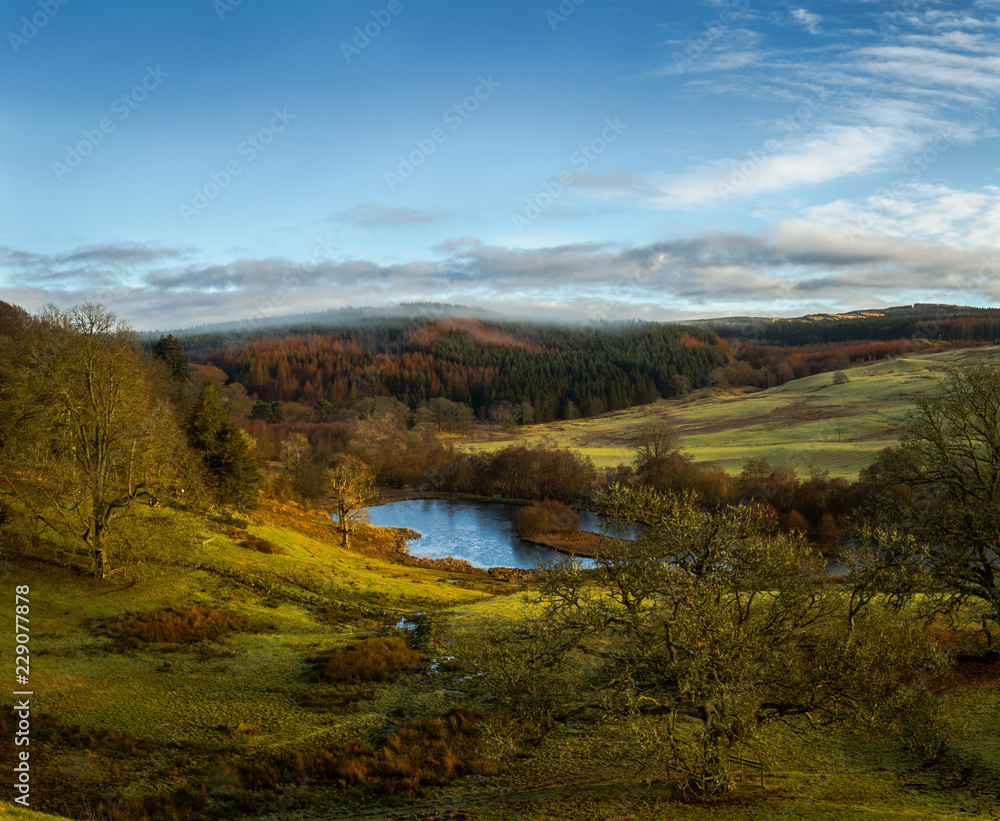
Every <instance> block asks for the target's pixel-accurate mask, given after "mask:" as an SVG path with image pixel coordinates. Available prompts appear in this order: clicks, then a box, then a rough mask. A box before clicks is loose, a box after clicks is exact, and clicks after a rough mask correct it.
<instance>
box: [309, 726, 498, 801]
mask: <svg viewBox="0 0 1000 821" xmlns="http://www.w3.org/2000/svg"><path fill="white" fill-rule="evenodd" d="M479 718H480V714H479V713H478V712H476V711H473V710H460V709H455V710H452V711H451V712H449V713H448V715H446V716H445V717H444V718H433V719H418V720H416V721H410V722H407V723H406V724H404V725H403V726H402V727H400V728H399V729H397V730H393V731H392V732H391V733H389V735H388V736H386V738H385V742H384V743H383V745H382V747H381V748H380V749H377V750H376V749H373V748H372V747H370V746H369V745H368V744H365V743H363V742H360V741H353V742H351V743H349V744H348V745H347V747H346V748H345V749H344V752H343V754H340V755H333V754H331V753H330V752H329V751H326V750H321V751H319V752H318V753H316V754H314V755H313V756H311V757H310V760H308V761H306V762H304V768H305V769H306V771H307V772H310V774H312V775H313V776H314V777H316V776H323V777H325V778H328V779H330V780H332V781H333V782H334V783H335V784H337V785H338V786H339V787H340V788H341V789H344V788H348V787H362V788H364V787H367V788H374V789H377V790H378V792H380V793H381V794H383V795H399V794H404V793H406V794H416V795H420V794H422V793H423V792H424V790H425V789H426V788H428V787H443V786H445V785H447V784H450V783H451V782H452V781H454V780H455V779H456V778H458V777H460V776H462V775H464V774H466V773H470V772H489V771H491V770H492V765H491V764H490V763H489V762H486V761H482V760H479V759H478V758H476V757H475V756H474V753H475V747H476V742H477V739H478V734H479V730H478V724H477V722H478V719H479Z"/></svg>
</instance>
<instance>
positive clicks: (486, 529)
mask: <svg viewBox="0 0 1000 821" xmlns="http://www.w3.org/2000/svg"><path fill="white" fill-rule="evenodd" d="M518 510H520V507H519V506H518V505H504V504H493V503H491V502H467V501H463V500H458V499H455V500H453V499H410V500H408V501H405V502H390V503H389V504H387V505H380V506H378V507H372V508H369V510H368V513H369V516H370V517H371V523H372V524H373V525H378V526H379V527H408V528H410V530H415V531H417V532H418V533H419V534H420V535H421V538H419V539H412V540H410V541H409V543H408V547H409V551H410V554H411V555H413V556H419V557H426V558H429V559H443V558H445V557H447V556H451V557H452V558H455V559H464V560H465V561H467V562H469V564H471V565H473V566H474V567H483V568H490V567H519V568H524V569H531V568H533V567H537V565H538V563H539V562H540V561H541V562H551V561H554V560H558V559H560V558H568V557H566V556H563V554H561V553H557V552H556V551H555V550H551V549H550V548H547V547H541V546H540V545H534V544H529V543H528V542H523V541H521V540H520V539H519V538H518V537H517V534H516V533H515V532H514V524H515V522H516V521H517V511H518ZM580 519H581V524H580V529H581V530H595V531H599V530H600V522H599V518H598V517H597V516H595V515H594V514H593V513H587V512H586V511H582V512H581V514H580ZM578 561H579V562H580V564H582V565H583V566H584V567H591V566H592V565H593V561H592V560H590V559H579V560H578Z"/></svg>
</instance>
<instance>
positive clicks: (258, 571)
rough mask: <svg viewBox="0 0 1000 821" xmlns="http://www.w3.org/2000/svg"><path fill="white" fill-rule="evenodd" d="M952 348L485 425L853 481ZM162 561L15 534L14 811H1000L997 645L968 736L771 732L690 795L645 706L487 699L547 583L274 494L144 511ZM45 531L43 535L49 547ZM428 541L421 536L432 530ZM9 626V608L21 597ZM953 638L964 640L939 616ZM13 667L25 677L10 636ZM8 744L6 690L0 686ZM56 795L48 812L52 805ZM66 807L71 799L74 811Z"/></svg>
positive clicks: (114, 816) (124, 814)
mask: <svg viewBox="0 0 1000 821" xmlns="http://www.w3.org/2000/svg"><path fill="white" fill-rule="evenodd" d="M997 356H1000V349H996V348H991V349H978V350H975V351H952V352H948V353H943V354H934V355H929V356H925V357H908V358H904V359H896V360H891V361H886V362H880V363H874V364H871V365H866V366H862V367H857V368H853V369H850V370H848V371H847V375H848V377H849V381H848V382H846V383H844V384H839V385H835V384H833V380H832V375H831V374H822V375H819V376H814V377H808V378H806V379H802V380H798V381H796V382H791V383H788V384H786V385H783V386H781V387H778V388H774V389H771V390H768V391H764V392H759V393H739V394H737V393H728V394H726V393H721V392H720V393H718V394H716V395H708V394H706V393H703V394H702V395H701V396H698V397H695V398H692V399H690V400H688V401H672V402H659V403H657V404H656V405H655V406H651V407H647V408H640V409H634V410H632V411H627V412H622V413H617V414H611V415H607V416H603V417H598V418H596V419H588V420H579V421H574V422H561V423H555V424H552V425H545V426H535V427H530V428H526V429H523V430H521V431H519V432H518V433H517V435H516V436H507V435H504V434H496V435H492V436H490V437H488V438H479V439H476V440H474V441H471V440H470V441H467V442H464V443H463V446H466V447H470V448H484V447H485V448H494V449H495V448H499V447H503V446H504V445H506V444H510V443H513V442H517V441H525V440H527V441H532V442H540V441H545V442H549V443H553V444H556V445H559V446H562V447H570V448H573V449H576V450H579V451H580V452H582V453H584V454H586V455H589V456H591V457H592V458H594V460H595V461H596V462H597V463H598V464H599V465H605V466H610V465H614V464H618V463H620V462H629V461H631V458H632V457H631V452H630V449H629V444H630V442H631V441H632V440H633V438H634V437H635V435H636V433H637V432H638V431H639V430H641V428H642V427H643V426H644V425H646V424H648V422H649V421H650V420H651V419H659V418H663V419H667V420H669V421H670V422H672V423H673V424H674V425H676V427H677V429H678V431H679V434H680V437H681V446H682V447H683V448H684V449H685V450H686V451H687V452H689V453H691V454H692V455H694V456H695V458H697V459H699V460H703V461H712V462H715V463H716V464H719V465H722V466H723V467H725V468H727V469H728V470H731V471H738V470H739V469H740V467H741V466H742V463H743V461H744V460H745V459H746V458H747V457H750V456H767V457H768V458H769V459H770V460H771V461H772V462H773V463H775V464H784V465H789V466H791V467H794V468H795V469H796V470H797V471H799V473H800V474H807V473H808V471H809V469H811V468H818V469H823V470H829V471H830V472H831V473H832V474H835V475H842V476H846V477H854V476H856V475H857V472H858V471H859V470H860V469H862V468H863V467H864V466H865V465H866V464H867V463H868V461H869V460H870V458H871V456H872V455H873V454H874V453H875V452H876V451H877V450H878V449H879V448H881V447H884V446H885V445H888V444H891V443H892V442H893V441H894V438H895V435H896V434H897V432H898V429H899V426H900V425H901V424H902V423H903V421H904V420H905V418H906V413H907V409H908V407H909V404H910V402H911V401H912V396H913V393H914V392H915V391H917V390H926V389H928V388H931V387H933V385H934V384H935V381H936V380H937V379H938V378H939V377H940V376H941V374H942V373H943V372H944V369H945V368H947V367H948V366H951V365H958V364H964V363H967V362H971V361H975V360H976V359H978V358H980V357H988V358H996V357H997ZM140 515H141V517H142V519H143V521H142V528H141V530H142V532H143V533H145V534H146V540H145V543H144V545H143V547H142V550H141V551H140V555H141V558H142V561H141V563H140V564H139V565H136V566H134V567H130V568H129V569H127V570H126V571H125V572H122V573H119V574H116V575H115V576H113V577H112V578H110V579H98V578H94V577H90V576H86V575H82V574H80V573H76V572H74V571H72V570H71V569H69V568H66V567H61V566H59V565H58V564H54V563H52V562H51V561H45V560H43V558H42V557H41V556H40V555H32V554H31V552H30V550H29V551H28V553H27V554H25V553H21V554H16V553H11V552H9V551H8V552H7V553H6V554H5V556H4V560H5V562H6V564H5V569H6V570H7V571H9V575H8V583H9V589H12V586H13V585H28V586H29V587H30V591H31V593H30V598H31V630H32V633H31V651H32V658H31V661H32V664H31V686H32V689H33V691H34V693H35V696H34V698H33V700H32V746H31V755H32V759H31V760H32V767H33V769H32V773H33V782H32V784H33V789H32V811H25V810H23V809H22V808H21V807H18V806H17V805H16V804H14V803H13V802H12V800H11V799H12V798H13V795H12V794H11V793H8V794H7V795H4V796H2V799H0V812H2V813H3V814H4V815H5V816H9V817H10V818H24V819H46V818H54V817H66V818H77V819H98V818H100V819H106V820H107V821H138V819H143V818H147V817H149V818H156V819H202V818H204V819H228V818H242V817H255V818H261V819H278V818H282V819H288V818H291V819H303V821H305V819H313V818H338V817H342V818H385V819H397V818H422V819H453V821H458V819H483V820H484V821H485V820H486V819H506V818H513V817H517V818H525V819H529V820H530V819H539V820H540V819H569V818H572V819H580V818H594V819H598V818H602V819H681V820H682V821H687V819H691V820H692V821H694V819H707V818H712V819H749V818H758V819H782V818H815V819H848V818H850V819H854V818H864V819H887V820H888V819H901V820H902V819H957V818H966V817H968V816H969V815H982V816H984V817H998V816H997V812H998V807H1000V726H998V725H997V723H996V721H995V716H996V715H997V714H1000V667H998V663H997V662H996V661H994V662H992V663H988V662H984V661H982V660H976V659H974V658H971V657H969V658H966V659H964V660H963V662H962V663H961V664H959V666H958V667H957V669H956V671H955V672H954V674H953V675H952V676H951V678H950V680H949V682H948V683H949V685H950V686H949V687H948V689H947V690H945V691H944V692H943V694H942V696H941V698H942V699H943V704H944V706H945V710H944V716H945V720H946V723H947V724H948V726H949V727H950V730H949V732H950V735H951V737H952V745H951V747H950V748H949V750H948V752H947V753H946V754H945V755H943V756H941V757H939V758H938V759H937V760H936V761H934V762H932V763H928V761H927V759H926V758H925V757H923V756H921V755H920V754H919V753H918V752H916V751H913V750H907V749H906V748H904V747H903V746H901V745H900V743H899V741H898V740H896V739H888V738H887V739H878V738H872V737H868V736H865V735H852V734H849V733H847V732H846V731H842V730H836V731H828V732H824V733H817V734H812V735H810V736H809V737H808V738H806V737H801V736H798V735H796V734H794V733H792V732H789V731H785V730H774V731H772V732H771V735H770V736H769V738H768V745H769V746H768V754H767V756H766V758H765V760H764V761H763V763H764V766H765V774H764V775H765V788H764V789H763V790H762V789H761V788H760V785H759V783H758V781H757V780H756V775H754V776H753V777H749V776H748V778H747V780H746V781H745V782H742V783H740V784H739V785H738V787H737V789H736V790H735V791H734V792H732V793H729V794H727V795H724V796H722V797H719V798H716V799H713V800H705V801H693V802H692V801H682V800H681V798H680V796H679V795H678V794H677V792H676V790H675V788H674V785H673V783H672V781H671V775H670V773H669V772H667V771H665V769H664V768H663V767H662V766H661V763H660V762H659V761H658V759H657V757H656V755H655V748H653V749H651V751H648V752H651V753H652V754H651V755H650V754H640V753H641V751H640V750H639V749H638V748H637V747H636V745H635V743H634V738H633V737H632V736H631V735H630V734H629V733H628V731H627V728H625V727H624V726H620V725H617V724H613V723H612V724H600V725H595V724H593V723H588V722H585V721H583V720H582V719H569V720H568V721H566V722H565V723H564V724H559V725H557V726H555V727H553V728H551V731H550V732H548V734H547V735H545V737H544V738H543V737H542V734H541V733H537V734H536V733H533V731H532V728H531V727H530V726H529V727H511V726H510V724H509V723H506V722H504V721H503V720H502V718H501V717H498V716H496V715H494V714H492V713H491V711H490V703H489V702H488V701H487V700H484V698H483V692H482V689H481V680H480V677H479V675H478V673H479V672H480V671H476V670H475V669H473V668H471V667H470V666H469V664H468V663H467V660H466V659H464V658H463V648H468V647H469V646H470V643H472V644H475V643H481V642H482V640H483V638H484V637H485V636H488V635H490V633H491V631H492V630H493V627H494V625H495V624H496V623H497V621H501V622H502V621H504V620H507V619H515V618H517V617H519V616H521V615H523V614H524V613H525V612H527V611H528V610H529V609H530V608H531V607H532V606H533V604H532V597H533V592H532V587H531V583H530V582H527V583H515V582H511V581H504V580H502V579H500V578H497V577H495V576H493V575H490V574H487V573H485V572H482V571H473V570H472V569H471V568H470V569H467V570H464V571H463V570H461V569H460V568H457V567H454V566H449V565H447V564H445V563H439V564H433V563H428V562H420V561H416V560H404V559H403V558H401V557H400V556H399V555H398V554H397V553H396V552H395V545H396V544H397V543H398V540H399V538H400V537H401V536H405V535H406V534H404V533H401V532H397V531H391V530H389V529H381V528H373V527H362V528H361V529H360V530H359V532H358V534H357V536H356V538H355V539H354V540H353V542H352V546H351V549H349V550H348V549H344V548H342V547H341V546H340V545H339V542H338V537H337V534H336V533H335V532H334V530H333V527H332V525H331V522H330V519H329V516H328V515H327V514H326V512H325V511H323V510H321V509H317V508H308V507H304V506H301V505H299V504H296V503H292V502H279V501H275V500H272V499H262V501H261V504H260V506H259V507H258V509H257V510H256V511H255V512H254V513H253V514H249V515H248V516H247V518H245V519H241V518H239V517H235V516H232V515H226V514H214V515H209V516H201V515H196V514H193V513H189V512H186V511H184V510H181V509H175V508H172V507H170V506H169V505H167V506H164V507H162V508H155V509H154V508H150V509H145V508H144V509H143V510H142V511H141V513H140ZM34 549H38V548H37V546H36V548H34ZM414 553H419V543H417V545H416V547H415V549H414ZM3 618H4V619H7V620H8V622H9V624H8V626H9V627H10V628H11V630H12V631H13V616H12V611H9V612H8V613H5V614H4V615H3ZM937 629H938V631H939V632H940V634H941V636H942V637H943V638H945V639H947V640H949V641H952V642H954V641H957V640H958V639H959V638H960V637H959V636H957V634H954V633H951V632H949V631H948V630H947V629H946V627H945V626H944V625H938V627H937ZM4 652H5V653H7V654H8V655H6V656H5V658H6V659H7V660H8V664H7V669H8V670H9V671H10V672H11V674H12V673H13V670H12V669H11V668H12V667H13V661H12V658H13V657H12V655H10V654H9V653H10V651H9V650H5V651H4ZM0 707H2V710H0V729H2V732H3V737H2V738H0V745H2V746H3V748H4V751H5V752H4V757H5V760H11V755H12V754H13V752H14V749H15V748H14V747H13V743H12V736H13V732H12V727H13V723H12V721H11V714H10V702H7V703H5V704H3V705H0ZM39 809H41V810H44V811H45V814H42V813H38V812H35V810H39ZM58 814H62V815H58Z"/></svg>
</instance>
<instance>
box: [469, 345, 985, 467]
mask: <svg viewBox="0 0 1000 821" xmlns="http://www.w3.org/2000/svg"><path fill="white" fill-rule="evenodd" d="M984 358H985V359H987V360H991V361H1000V348H995V347H989V348H975V349H969V350H954V351H946V352H943V353H935V354H928V355H926V356H910V357H903V358H899V359H892V360H888V361H885V362H878V363H872V364H870V365H861V366H858V367H854V368H849V369H847V370H846V371H845V373H847V375H848V376H849V377H850V382H848V383H846V384H844V385H834V384H833V374H830V373H824V374H817V375H816V376H809V377H806V378H804V379H796V380H793V381H792V382H787V383H785V384H784V385H780V386H778V387H776V388H771V389H769V390H766V391H758V392H755V393H746V392H741V393H740V392H727V393H726V394H721V393H720V394H719V395H714V396H713V395H710V394H709V395H706V394H705V393H702V394H699V395H698V396H696V397H693V398H690V399H687V400H663V401H660V402H657V403H656V404H655V405H650V406H643V407H638V408H631V409H629V410H626V411H620V412H617V413H612V414H606V415H604V416H600V417H597V418H593V419H580V420H575V421H570V422H553V423H550V424H547V425H532V426H527V427H524V428H522V429H520V430H518V431H516V432H515V433H513V434H510V435H505V434H495V435H493V436H490V437H488V438H487V439H485V440H483V439H478V440H477V439H470V440H465V441H463V442H462V443H461V444H462V447H465V448H468V449H470V450H478V449H484V450H497V449H500V448H503V447H506V446H508V445H511V444H515V443H518V442H530V443H548V444H550V445H553V446H557V447H566V448H571V449H572V450H575V451H577V452H579V453H581V454H583V455H585V456H589V457H590V458H591V459H592V460H593V461H594V463H595V464H596V465H597V466H598V467H614V466H615V465H618V464H630V463H631V462H632V461H633V460H634V454H633V452H632V451H631V449H630V445H631V443H632V442H633V441H634V439H635V437H636V435H637V434H638V433H639V432H640V431H641V429H642V428H643V426H645V425H647V424H649V422H650V421H651V420H657V419H666V420H668V421H669V422H671V423H673V424H674V425H675V426H676V427H677V430H678V433H679V434H680V443H681V447H682V449H683V450H684V451H686V452H687V453H689V454H691V455H692V456H693V457H694V458H695V460H697V461H699V462H711V463H713V464H715V465H718V466H720V467H722V468H724V469H725V470H727V471H729V472H732V473H738V472H739V471H740V470H741V469H742V467H743V464H744V462H745V461H746V459H748V458H750V457H758V456H764V457H767V458H768V459H769V460H770V461H771V462H772V464H775V465H783V466H787V467H791V468H794V469H795V470H796V471H797V472H798V473H799V474H800V475H802V476H806V475H808V473H809V471H810V469H812V468H815V469H818V470H828V471H829V472H830V473H831V475H834V476H844V477H846V478H850V479H853V478H856V477H857V475H858V472H859V471H860V470H861V469H863V468H864V467H866V466H867V465H868V464H870V462H871V460H872V457H873V456H874V455H875V454H876V453H877V452H878V451H879V450H881V449H882V448H884V447H887V446H889V445H891V444H894V443H895V442H896V439H897V437H898V434H899V430H900V428H901V426H902V425H903V424H904V422H905V420H906V418H907V414H908V413H909V411H910V409H911V408H912V400H913V395H914V393H915V392H917V391H930V390H933V388H934V386H935V385H936V383H937V380H938V379H940V378H941V376H942V375H943V373H944V371H945V368H947V367H949V366H953V365H962V364H968V363H970V362H975V361H980V360H982V359H984Z"/></svg>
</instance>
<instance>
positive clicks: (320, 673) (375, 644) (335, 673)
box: [308, 639, 427, 683]
mask: <svg viewBox="0 0 1000 821" xmlns="http://www.w3.org/2000/svg"><path fill="white" fill-rule="evenodd" d="M308 661H309V663H310V664H312V665H313V666H314V667H315V670H314V672H313V675H312V676H311V677H310V680H311V681H327V682H333V683H338V682H345V681H385V680H386V679H387V678H389V677H390V676H393V675H395V674H396V673H402V672H405V671H408V670H414V669H416V668H418V667H420V665H422V664H423V663H424V662H426V661H427V657H426V656H425V655H424V654H423V653H418V652H417V651H416V650H411V649H410V648H409V647H407V645H406V642H405V641H404V640H403V639H364V640H363V641H360V642H358V643H357V644H354V645H351V646H350V647H347V648H345V649H343V650H334V651H333V652H332V653H325V654H323V655H319V656H313V657H311V658H309V659H308Z"/></svg>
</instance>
